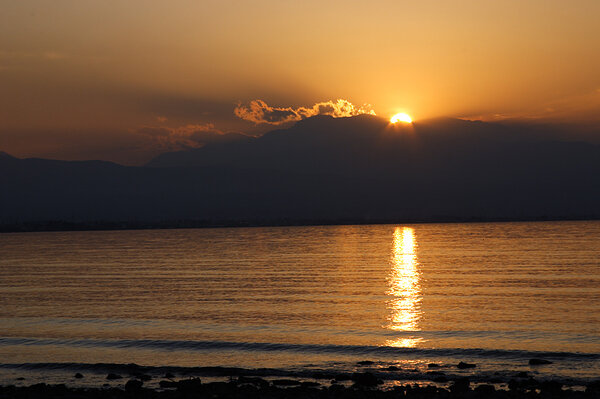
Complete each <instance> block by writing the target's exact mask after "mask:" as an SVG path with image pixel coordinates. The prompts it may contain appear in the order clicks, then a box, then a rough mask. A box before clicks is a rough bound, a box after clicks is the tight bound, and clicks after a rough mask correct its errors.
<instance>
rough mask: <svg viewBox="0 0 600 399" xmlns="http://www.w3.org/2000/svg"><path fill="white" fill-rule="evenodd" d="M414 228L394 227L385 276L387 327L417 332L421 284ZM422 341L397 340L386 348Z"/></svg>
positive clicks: (415, 343)
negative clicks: (389, 268) (387, 288)
mask: <svg viewBox="0 0 600 399" xmlns="http://www.w3.org/2000/svg"><path fill="white" fill-rule="evenodd" d="M416 246H417V244H416V241H415V234H414V229H412V228H410V227H403V228H400V227H396V229H395V230H394V236H393V246H392V257H391V270H390V275H389V277H388V283H389V290H388V291H387V294H388V295H390V296H391V297H392V299H391V300H390V301H389V304H388V306H389V309H390V311H391V315H390V317H389V321H390V324H389V328H390V329H392V330H395V331H417V330H419V322H420V320H421V299H422V295H421V283H420V273H419V269H418V267H417V266H418V263H417V255H416ZM420 341H422V338H398V339H395V340H391V341H388V342H386V345H387V346H396V347H409V348H411V347H415V346H416V345H417V344H418V343H419V342H420Z"/></svg>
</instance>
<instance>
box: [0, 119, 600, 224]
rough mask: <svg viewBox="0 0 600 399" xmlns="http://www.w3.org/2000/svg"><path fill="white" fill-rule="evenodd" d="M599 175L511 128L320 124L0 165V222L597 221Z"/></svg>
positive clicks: (595, 151) (584, 154) (570, 154)
mask: <svg viewBox="0 0 600 399" xmlns="http://www.w3.org/2000/svg"><path fill="white" fill-rule="evenodd" d="M232 137H233V136H232ZM598 176H600V146H598V145H594V144H590V143H585V142H575V141H565V140H564V139H559V138H556V137H555V138H551V137H549V134H548V132H540V131H539V129H533V128H528V127H526V126H522V125H501V124H493V123H484V122H471V121H464V120H457V119H437V120H430V121H423V122H417V123H415V124H413V125H408V124H396V125H391V124H389V122H388V121H386V120H384V119H381V118H378V117H374V116H370V115H361V116H356V117H351V118H332V117H328V116H318V117H313V118H309V119H306V120H302V121H300V122H297V123H296V124H295V125H293V126H292V127H290V128H287V129H280V130H274V131H271V132H269V133H267V134H265V135H263V136H261V137H259V138H250V137H246V136H243V135H239V136H237V137H236V138H235V139H231V140H223V141H220V142H219V141H216V142H214V143H212V144H209V145H207V146H205V147H203V148H199V149H194V150H189V151H180V152H174V153H166V154H163V155H160V156H158V157H157V158H155V159H153V160H152V161H151V162H149V163H148V165H146V166H144V167H126V166H121V165H117V164H114V163H110V162H103V161H83V162H67V161H54V160H42V159H17V158H14V157H11V156H9V155H8V154H5V153H2V154H0V186H1V187H2V190H1V193H0V224H3V225H13V226H14V225H19V224H21V223H44V222H49V221H66V222H77V223H102V222H124V223H150V224H151V223H166V224H169V223H171V222H173V223H175V222H180V221H194V222H198V223H201V224H202V223H206V224H240V223H242V224H243V223H249V224H270V223H303V222H308V223H319V222H321V223H335V222H354V223H357V222H385V221H389V222H401V221H435V220H486V219H538V218H552V219H557V218H597V217H599V216H600V179H599V178H598Z"/></svg>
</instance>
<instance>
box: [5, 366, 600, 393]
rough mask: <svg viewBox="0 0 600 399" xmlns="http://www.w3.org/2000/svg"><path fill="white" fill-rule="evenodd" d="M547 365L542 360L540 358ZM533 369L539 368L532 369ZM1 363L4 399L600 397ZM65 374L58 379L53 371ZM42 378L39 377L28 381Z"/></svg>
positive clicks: (480, 377)
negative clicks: (8, 371) (9, 375)
mask: <svg viewBox="0 0 600 399" xmlns="http://www.w3.org/2000/svg"><path fill="white" fill-rule="evenodd" d="M536 360H538V361H540V359H536ZM530 364H533V363H530ZM48 365H49V364H45V363H39V364H27V365H26V364H23V365H16V364H15V365H9V364H5V365H2V369H4V370H6V369H8V368H10V369H12V370H13V371H12V375H13V377H14V376H17V375H19V377H17V378H13V380H12V381H10V380H9V379H7V378H6V375H5V376H4V377H5V378H3V381H2V383H0V399H1V398H23V397H52V398H105V397H106V398H109V397H110V398H119V397H156V398H184V397H210V398H263V397H264V398H325V399H327V398H363V397H369V398H371V397H374V398H379V397H381V398H392V397H394V398H396V397H399V396H400V397H415V398H432V399H436V398H449V397H468V398H470V397H472V398H480V397H481V398H499V399H500V398H521V397H523V398H532V397H538V398H592V397H593V398H596V397H600V378H597V379H587V380H586V381H584V380H575V379H564V378H562V379H561V378H558V377H556V376H547V377H544V376H543V374H542V375H538V374H536V373H528V372H514V371H509V370H506V371H505V372H495V373H493V374H492V373H483V372H478V371H477V369H476V367H477V365H475V364H469V363H463V362H460V363H459V364H430V365H429V367H428V370H429V371H425V372H423V371H422V372H417V370H411V369H409V368H404V367H395V366H390V367H385V368H381V367H378V366H377V363H376V362H372V361H361V362H357V363H356V364H355V366H356V368H355V371H352V372H335V371H326V370H319V369H307V370H304V371H299V370H286V369H272V368H259V369H248V368H238V367H219V366H215V367H176V366H141V365H137V364H109V363H97V364H75V363H64V364H62V365H61V366H62V367H60V368H58V367H56V366H57V365H58V364H52V366H51V367H48ZM51 370H52V371H54V372H57V371H59V372H60V376H58V377H57V376H56V375H55V376H54V378H52V377H51V373H49V371H51ZM27 372H36V373H38V375H37V379H36V378H31V376H30V375H28V378H25V377H23V375H27V374H26V373H27Z"/></svg>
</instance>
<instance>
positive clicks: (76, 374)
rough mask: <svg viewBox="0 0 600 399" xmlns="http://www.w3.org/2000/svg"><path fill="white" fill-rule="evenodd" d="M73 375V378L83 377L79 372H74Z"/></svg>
mask: <svg viewBox="0 0 600 399" xmlns="http://www.w3.org/2000/svg"><path fill="white" fill-rule="evenodd" d="M74 377H75V378H83V374H81V373H75V375H74Z"/></svg>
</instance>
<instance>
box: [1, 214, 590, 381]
mask: <svg viewBox="0 0 600 399" xmlns="http://www.w3.org/2000/svg"><path fill="white" fill-rule="evenodd" d="M0 305H1V306H0V362H1V363H2V364H1V365H0V370H2V372H1V373H0V383H6V382H7V380H10V379H12V378H14V376H15V375H17V374H19V375H21V374H22V373H23V372H24V370H32V369H35V370H36V372H37V373H39V372H41V373H42V374H43V373H44V372H45V373H46V376H45V378H48V375H50V374H52V373H56V372H57V370H61V369H62V368H65V369H68V370H69V371H68V372H69V373H70V374H72V372H71V369H72V368H77V367H83V365H88V364H93V363H113V364H123V363H131V362H134V363H137V364H141V365H148V366H181V367H191V366H237V367H246V368H259V367H271V368H277V369H280V370H283V369H285V370H292V371H295V372H301V371H302V370H337V371H352V370H354V369H356V368H357V366H356V362H357V361H359V360H372V361H374V362H375V363H374V364H373V365H371V366H370V367H371V369H373V370H385V369H386V368H387V367H388V366H390V365H395V366H397V367H399V369H400V371H399V372H402V370H408V371H410V372H413V373H417V375H423V373H425V372H426V371H427V367H426V365H427V363H430V362H437V363H440V364H442V365H454V364H456V363H457V362H458V361H459V360H464V361H470V362H474V363H477V365H478V367H477V368H476V371H472V370H467V371H457V370H455V369H450V368H448V372H452V373H471V374H473V373H478V374H479V375H483V374H486V373H487V375H493V374H494V373H499V374H500V375H508V374H507V373H514V372H517V371H527V372H529V373H531V374H532V375H537V376H538V377H546V376H550V377H557V376H558V377H561V378H574V379H578V380H586V379H590V378H597V377H599V376H600V336H599V334H600V222H557V223H555V222H552V223H550V222H548V223H490V224H483V223H481V224H423V225H410V226H408V225H407V226H404V225H376V226H328V227H275V228H231V229H198V230H195V229H182V230H148V231H106V232H59V233H26V234H2V235H0ZM532 357H542V358H545V359H548V360H551V361H553V362H554V363H553V364H551V365H548V366H542V367H530V366H528V365H527V361H528V359H530V358H532ZM41 363H44V364H41ZM65 363H69V364H70V365H65ZM67 366H68V367H67ZM69 367H71V369H69ZM40 370H42V371H40ZM382 372H383V371H382ZM49 373H50V374H49ZM419 373H420V374H419ZM503 373H504V374H503ZM496 375H498V374H496ZM32 378H33V377H32ZM2 379H4V380H3V381H2Z"/></svg>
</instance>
